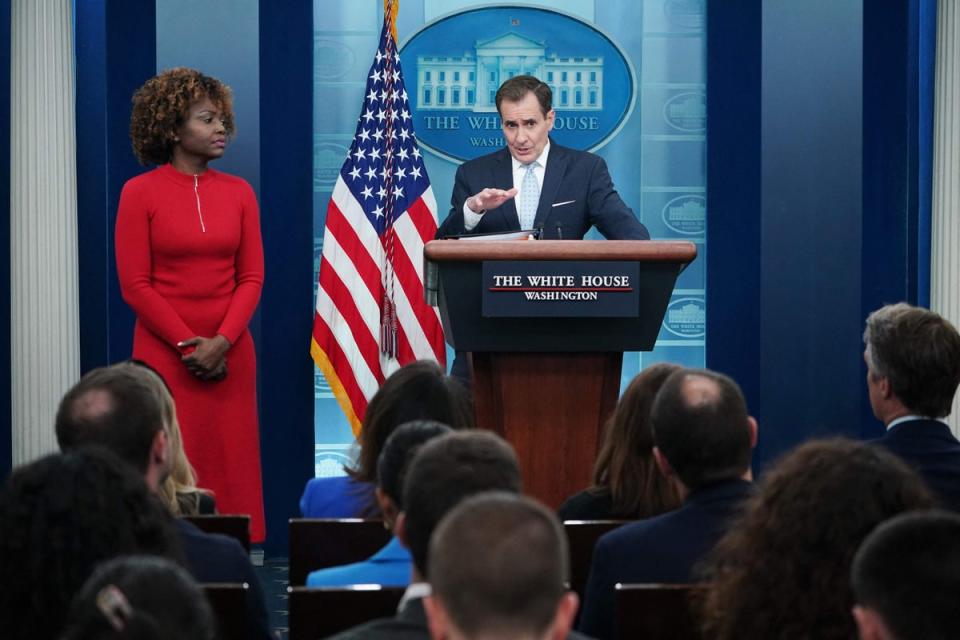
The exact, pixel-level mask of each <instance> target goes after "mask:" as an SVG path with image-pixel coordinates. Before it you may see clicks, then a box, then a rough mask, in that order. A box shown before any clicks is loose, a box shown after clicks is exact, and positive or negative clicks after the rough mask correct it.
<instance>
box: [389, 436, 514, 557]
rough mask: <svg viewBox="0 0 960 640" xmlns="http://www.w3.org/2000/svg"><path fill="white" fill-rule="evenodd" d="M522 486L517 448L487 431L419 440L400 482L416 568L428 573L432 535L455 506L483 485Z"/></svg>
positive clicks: (511, 489) (496, 487) (491, 487)
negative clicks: (424, 442)
mask: <svg viewBox="0 0 960 640" xmlns="http://www.w3.org/2000/svg"><path fill="white" fill-rule="evenodd" d="M520 487H521V482H520V467H519V465H518V463H517V456H516V454H514V452H513V449H512V448H511V447H510V445H509V444H507V443H506V442H505V441H504V440H503V439H502V438H500V437H498V436H496V435H494V434H493V433H490V432H489V431H474V430H470V431H460V432H457V433H451V434H448V435H445V436H441V437H439V438H435V439H433V440H431V441H430V442H428V443H426V444H425V445H423V448H422V449H421V450H420V452H419V453H418V454H417V455H416V457H414V459H413V461H412V462H411V463H410V468H409V469H408V471H407V477H406V480H405V481H404V485H403V503H404V514H405V539H406V542H407V545H408V546H409V548H410V553H411V555H412V556H413V563H414V565H415V566H416V568H417V570H419V572H420V574H421V575H422V576H429V571H428V566H427V547H428V545H429V544H430V536H431V535H433V531H434V529H436V527H437V525H438V524H439V523H440V520H441V519H442V518H443V516H445V515H446V514H447V513H448V512H449V511H450V510H451V509H453V507H455V506H456V505H457V504H459V503H460V502H461V501H462V500H463V499H464V498H466V497H468V496H472V495H474V494H477V493H480V492H483V491H508V492H512V493H520Z"/></svg>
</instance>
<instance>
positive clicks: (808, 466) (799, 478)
mask: <svg viewBox="0 0 960 640" xmlns="http://www.w3.org/2000/svg"><path fill="white" fill-rule="evenodd" d="M933 504H934V500H933V497H932V496H931V494H930V492H929V490H928V489H927V488H926V485H925V484H924V483H923V480H922V479H921V478H920V477H919V476H918V475H917V474H916V473H915V472H914V471H913V470H911V469H910V468H909V467H907V466H906V464H904V463H903V462H901V461H900V460H899V459H898V458H897V457H896V456H894V455H893V454H891V453H889V452H887V451H885V450H883V449H881V448H880V447H876V446H873V445H869V444H866V443H863V442H856V441H852V440H846V439H843V438H834V439H828V440H815V441H811V442H808V443H806V444H803V445H800V446H799V447H797V448H796V449H794V450H793V451H791V452H790V453H788V454H787V455H786V456H784V457H783V458H782V459H781V460H779V461H778V462H777V463H775V465H774V466H773V468H772V469H771V470H770V471H768V472H767V473H766V474H765V475H764V477H763V478H762V480H761V482H760V484H759V488H758V491H757V493H756V494H755V495H754V496H753V497H752V498H750V500H749V501H748V503H747V505H746V506H745V509H744V513H743V515H742V516H741V517H740V518H739V519H737V520H736V521H734V522H733V523H731V525H730V528H729V530H728V531H727V533H726V535H725V536H724V538H723V539H721V541H720V542H719V543H718V544H717V546H716V547H715V549H714V550H713V553H712V557H711V565H710V567H709V570H708V572H707V573H708V575H709V576H710V577H711V578H712V584H711V588H710V591H709V594H708V596H707V601H706V614H707V616H706V617H707V624H708V634H707V636H706V637H710V638H719V639H727V638H731V639H732V638H741V637H743V638H754V637H756V638H762V637H785V638H796V637H806V636H808V635H809V634H810V633H812V632H813V631H814V630H816V633H817V634H818V636H819V637H825V638H828V637H829V638H847V637H854V636H855V634H856V630H855V627H854V622H853V618H852V617H851V615H850V610H851V607H852V606H853V599H852V595H851V592H850V587H849V576H850V563H851V561H852V559H853V555H854V553H855V552H856V550H857V548H858V547H859V546H860V543H861V542H862V541H863V539H864V538H865V537H866V536H867V535H868V534H869V533H870V531H872V530H873V528H874V527H876V526H877V525H878V524H879V523H881V522H883V521H884V520H886V519H888V518H890V517H893V516H894V515H897V514H899V513H903V512H904V511H909V510H912V509H927V508H930V507H932V506H933Z"/></svg>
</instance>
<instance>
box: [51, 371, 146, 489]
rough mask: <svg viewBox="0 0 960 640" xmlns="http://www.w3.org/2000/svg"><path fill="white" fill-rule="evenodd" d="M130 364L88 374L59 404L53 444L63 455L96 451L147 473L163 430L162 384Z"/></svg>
mask: <svg viewBox="0 0 960 640" xmlns="http://www.w3.org/2000/svg"><path fill="white" fill-rule="evenodd" d="M155 378H156V374H153V373H152V372H150V371H148V370H147V369H144V368H143V367H141V366H138V365H135V364H131V363H121V364H115V365H113V366H110V367H101V368H99V369H94V370H92V371H90V372H89V373H87V374H86V375H85V376H83V378H81V379H80V382H78V383H77V384H75V385H74V386H73V388H72V389H70V391H68V392H67V394H66V395H65V396H64V397H63V399H62V400H61V401H60V407H59V408H58V410H57V421H56V427H57V442H58V443H59V445H60V450H61V451H69V450H71V449H75V448H77V447H82V446H87V445H98V446H101V447H104V448H106V449H109V450H110V451H112V452H113V453H114V454H115V455H117V456H119V457H120V458H121V459H122V460H123V461H125V462H126V463H127V464H130V465H133V467H134V468H135V469H137V470H139V471H140V472H146V470H147V466H148V462H149V459H150V448H151V446H152V445H153V440H154V437H155V436H156V434H157V432H158V431H160V430H162V429H163V428H164V419H163V414H164V401H163V393H162V382H161V383H160V384H159V386H158V381H157V380H156V379H155Z"/></svg>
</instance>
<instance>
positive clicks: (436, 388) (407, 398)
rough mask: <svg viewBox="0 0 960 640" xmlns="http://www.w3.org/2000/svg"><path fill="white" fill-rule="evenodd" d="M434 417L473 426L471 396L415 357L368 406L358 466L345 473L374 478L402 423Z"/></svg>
mask: <svg viewBox="0 0 960 640" xmlns="http://www.w3.org/2000/svg"><path fill="white" fill-rule="evenodd" d="M413 420H436V421H437V422H442V423H443V424H446V425H448V426H450V427H451V428H453V429H467V428H471V427H473V426H474V419H473V408H472V407H471V405H470V395H469V393H468V392H467V390H466V388H465V387H464V386H463V384H462V383H461V382H459V381H458V380H456V379H454V378H451V377H450V376H448V375H446V374H445V373H444V371H443V369H441V368H440V366H439V365H438V364H437V363H436V362H433V361H429V360H418V361H417V362H413V363H411V364H408V365H407V366H405V367H403V368H401V369H398V370H397V371H396V372H394V373H393V375H391V376H390V377H389V378H387V379H386V381H385V382H384V383H383V386H381V387H380V389H379V390H378V391H377V393H376V394H374V396H373V398H372V399H371V400H370V404H369V405H367V412H366V415H365V416H364V419H363V431H361V432H360V456H359V458H358V460H357V466H356V467H355V468H354V469H349V470H348V472H349V473H350V475H351V476H353V478H354V479H356V480H360V481H362V482H376V481H377V460H378V459H379V457H380V452H381V451H383V445H384V443H386V441H387V438H388V437H390V434H391V433H393V431H394V429H396V428H397V427H398V426H400V425H401V424H403V423H404V422H411V421H413Z"/></svg>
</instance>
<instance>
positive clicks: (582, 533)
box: [563, 520, 629, 602]
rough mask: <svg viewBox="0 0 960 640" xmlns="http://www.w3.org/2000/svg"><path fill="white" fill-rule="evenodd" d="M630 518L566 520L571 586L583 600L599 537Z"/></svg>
mask: <svg viewBox="0 0 960 640" xmlns="http://www.w3.org/2000/svg"><path fill="white" fill-rule="evenodd" d="M627 522H629V521H628V520H566V521H564V523H563V530H564V531H565V532H566V534H567V543H568V544H569V546H570V588H571V589H572V590H573V591H575V592H576V593H577V595H578V596H580V600H581V602H582V601H583V595H584V591H585V590H586V588H587V577H588V576H589V575H590V562H591V561H592V560H593V548H594V547H595V546H596V544H597V539H598V538H599V537H600V536H602V535H603V534H605V533H607V532H608V531H613V530H614V529H616V528H617V527H619V526H621V525H624V524H626V523H627Z"/></svg>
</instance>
